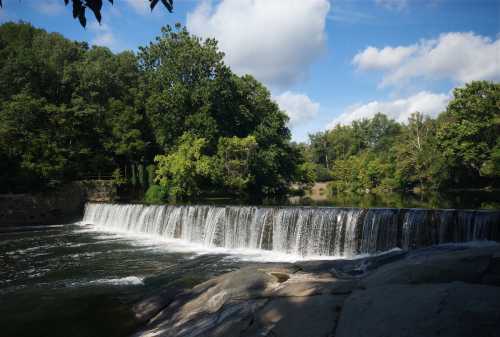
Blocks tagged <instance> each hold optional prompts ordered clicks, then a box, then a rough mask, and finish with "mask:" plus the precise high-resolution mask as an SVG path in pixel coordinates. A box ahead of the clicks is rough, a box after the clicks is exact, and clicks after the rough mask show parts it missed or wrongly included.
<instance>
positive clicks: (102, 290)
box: [0, 224, 286, 337]
mask: <svg viewBox="0 0 500 337" xmlns="http://www.w3.org/2000/svg"><path fill="white" fill-rule="evenodd" d="M284 258H285V259H286V257H284ZM272 259H276V256H271V255H268V256H266V255H265V254H259V252H240V253H238V252H232V254H229V252H227V251H224V250H219V251H217V250H215V251H210V250H203V249H196V247H195V246H192V245H186V244H183V243H181V242H175V240H174V241H170V242H166V241H162V240H158V239H155V238H152V237H148V236H138V235H133V236H131V235H124V234H117V233H113V232H106V231H102V230H99V229H95V228H92V227H90V226H82V225H79V224H70V225H64V226H49V227H33V228H26V227H17V228H16V227H9V228H5V227H4V228H2V227H0V336H2V337H22V336H37V337H42V336H43V337H45V336H47V337H51V336H61V337H63V336H64V337H79V336H82V337H83V336H85V337H98V336H108V337H113V336H126V335H129V334H130V333H132V332H133V331H134V330H135V329H136V328H137V321H136V320H135V319H134V316H133V313H132V311H131V307H132V305H133V303H134V302H136V301H137V300H138V299H140V298H142V297H144V296H146V295H148V294H150V293H155V292H156V291H157V290H158V289H159V288H161V287H167V286H169V284H174V283H175V284H181V285H183V284H184V285H186V286H189V285H190V284H193V283H195V282H198V281H200V280H205V279H207V278H209V277H211V276H214V275H217V274H221V273H224V272H227V271H231V270H234V269H236V268H238V267H241V266H244V265H247V264H251V263H252V261H266V260H272ZM278 259H279V257H278Z"/></svg>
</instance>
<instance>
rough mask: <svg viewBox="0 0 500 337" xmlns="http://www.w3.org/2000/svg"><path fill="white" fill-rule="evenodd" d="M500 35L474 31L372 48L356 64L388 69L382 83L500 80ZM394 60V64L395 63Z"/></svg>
mask: <svg viewBox="0 0 500 337" xmlns="http://www.w3.org/2000/svg"><path fill="white" fill-rule="evenodd" d="M499 55H500V38H498V37H497V39H496V40H494V41H493V40H491V39H490V38H487V37H483V36H480V35H476V34H474V33H472V32H470V33H446V34H442V35H440V36H439V38H437V39H435V40H421V41H420V42H419V43H418V44H416V45H411V46H406V47H404V46H400V47H395V48H392V47H385V48H383V49H377V48H373V47H368V48H367V49H365V50H364V51H363V52H361V53H358V54H357V55H356V56H355V57H354V59H353V63H354V64H355V65H357V66H358V68H360V69H382V70H386V73H385V75H384V78H383V79H382V82H381V85H382V86H387V85H395V84H398V83H402V82H404V81H406V80H409V79H412V78H425V79H449V80H452V81H454V82H456V83H458V84H463V83H465V82H469V81H472V80H500V56H499ZM391 63H392V64H391Z"/></svg>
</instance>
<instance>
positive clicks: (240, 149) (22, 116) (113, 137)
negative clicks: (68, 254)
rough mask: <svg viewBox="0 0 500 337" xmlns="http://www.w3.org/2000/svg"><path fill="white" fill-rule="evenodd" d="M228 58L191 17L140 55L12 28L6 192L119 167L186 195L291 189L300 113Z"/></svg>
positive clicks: (2, 146)
mask: <svg viewBox="0 0 500 337" xmlns="http://www.w3.org/2000/svg"><path fill="white" fill-rule="evenodd" d="M223 57H224V54H223V53H222V52H220V51H219V49H218V46H217V41H215V40H213V39H208V40H202V39H200V38H198V37H196V36H193V35H191V34H189V32H188V31H187V30H186V29H185V28H183V27H182V26H180V25H177V26H175V27H170V26H167V27H164V28H163V29H162V32H161V35H160V36H159V37H158V38H157V40H156V41H155V42H152V43H150V44H149V45H148V46H145V47H142V48H140V51H139V52H138V53H137V54H134V53H132V52H122V53H118V54H114V53H112V52H111V51H110V50H109V49H107V48H103V47H98V46H94V47H89V46H88V45H87V44H86V43H81V42H74V41H70V40H67V39H65V38H64V37H62V36H61V35H59V34H56V33H50V34H49V33H47V32H45V31H44V30H41V29H36V28H33V27H32V26H31V25H29V24H26V23H19V24H15V23H6V24H4V25H2V26H0V158H1V159H2V160H1V161H0V162H1V163H2V164H0V165H2V166H3V167H2V168H3V170H2V174H1V175H0V179H1V182H0V186H1V189H2V190H3V191H26V190H29V189H33V188H45V187H47V186H51V185H54V184H56V185H57V184H59V183H61V182H66V181H71V180H75V179H85V178H87V177H102V176H107V177H115V179H116V180H117V181H120V184H122V183H123V182H124V181H125V185H130V186H135V187H137V186H142V187H141V188H144V189H145V188H146V187H147V186H146V185H148V184H151V183H155V181H156V183H157V184H160V185H162V190H161V191H163V192H165V193H166V195H168V196H170V197H172V198H175V199H189V198H193V197H198V196H199V195H201V194H203V193H232V194H236V195H240V196H249V195H251V196H253V197H265V196H272V195H277V194H280V193H283V192H286V191H287V189H288V187H289V185H290V184H291V182H293V181H295V180H300V181H303V180H304V176H303V173H302V172H303V171H301V170H300V169H299V166H300V165H301V164H302V163H303V162H304V159H303V158H302V156H301V153H300V152H299V151H297V150H295V148H294V147H293V146H292V144H291V142H290V130H289V129H288V128H287V126H286V124H287V121H288V118H287V116H286V115H285V114H284V113H283V112H282V111H280V110H279V108H278V106H277V104H276V103H275V102H274V101H273V100H272V99H271V94H270V93H269V91H268V90H267V89H266V88H265V87H264V86H263V85H262V84H261V83H259V82H258V81H257V80H255V79H254V78H253V77H251V76H249V75H245V76H238V75H236V74H234V73H233V72H232V71H231V69H230V68H229V67H228V66H227V65H226V64H225V63H224V61H223ZM155 158H156V160H155ZM156 190H157V191H159V190H158V189H156Z"/></svg>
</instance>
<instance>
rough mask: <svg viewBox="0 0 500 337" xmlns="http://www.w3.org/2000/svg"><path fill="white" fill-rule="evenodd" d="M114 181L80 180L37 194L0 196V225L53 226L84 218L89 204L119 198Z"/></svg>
mask: <svg viewBox="0 0 500 337" xmlns="http://www.w3.org/2000/svg"><path fill="white" fill-rule="evenodd" d="M116 195H117V190H116V186H115V185H114V184H113V182H112V181H103V180H94V181H79V182H74V183H71V184H67V185H65V186H63V187H61V188H59V189H58V190H55V191H50V192H45V193H38V194H3V195H0V226H2V225H4V226H5V225H7V226H9V225H51V224H62V223H67V222H71V221H77V220H79V219H81V217H82V215H83V208H84V205H85V203H86V202H87V201H107V202H111V201H114V200H115V199H116Z"/></svg>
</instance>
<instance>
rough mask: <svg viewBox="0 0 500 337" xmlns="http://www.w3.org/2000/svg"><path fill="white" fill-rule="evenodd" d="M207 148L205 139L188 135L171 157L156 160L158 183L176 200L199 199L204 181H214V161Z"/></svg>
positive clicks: (180, 140) (156, 158)
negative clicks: (212, 165) (206, 153)
mask: <svg viewBox="0 0 500 337" xmlns="http://www.w3.org/2000/svg"><path fill="white" fill-rule="evenodd" d="M206 145H207V142H206V140H205V139H203V138H197V137H196V136H195V135H193V134H191V133H184V134H183V135H182V137H180V139H179V142H178V144H177V145H176V147H175V148H174V150H173V151H172V152H171V153H170V154H168V155H157V156H156V157H155V162H156V163H157V165H158V168H157V170H156V181H157V182H158V183H159V184H160V186H162V187H164V188H165V189H166V190H167V191H168V194H169V195H170V196H171V197H172V199H173V200H183V199H186V198H193V197H197V196H199V194H200V192H201V188H200V186H202V185H203V180H207V179H210V177H211V174H212V170H211V160H210V158H209V157H208V156H207V155H205V154H204V150H205V148H206Z"/></svg>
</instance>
